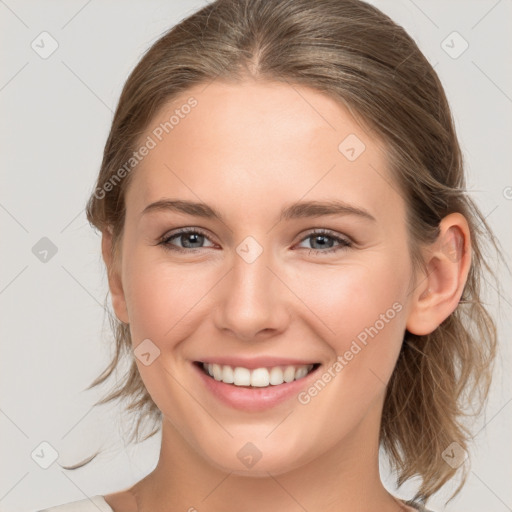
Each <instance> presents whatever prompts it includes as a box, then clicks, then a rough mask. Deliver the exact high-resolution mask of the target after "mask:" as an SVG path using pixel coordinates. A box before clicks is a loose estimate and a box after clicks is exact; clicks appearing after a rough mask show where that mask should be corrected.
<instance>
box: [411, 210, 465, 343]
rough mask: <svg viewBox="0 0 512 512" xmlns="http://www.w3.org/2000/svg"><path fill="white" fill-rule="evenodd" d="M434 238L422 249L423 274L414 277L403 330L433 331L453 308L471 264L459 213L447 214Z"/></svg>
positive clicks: (463, 221) (457, 302)
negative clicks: (405, 326)
mask: <svg viewBox="0 0 512 512" xmlns="http://www.w3.org/2000/svg"><path fill="white" fill-rule="evenodd" d="M439 230H440V231H439V236H438V238H437V240H436V241H435V242H434V243H433V244H432V245H431V246H430V247H428V248H426V250H425V263H426V273H424V274H423V275H422V276H420V277H419V279H418V283H419V284H418V285H417V288H416V289H415V290H414V292H413V297H412V303H411V307H410V312H409V316H408V319H407V330H408V331H409V332H411V333H412V334H416V335H420V336H421V335H425V334H430V333H431V332H433V331H434V330H435V329H436V328H437V327H438V326H439V325H440V324H441V323H442V322H443V321H444V320H446V318H448V317H449V316H450V315H451V313H453V311H455V309H456V308H457V305H458V304H459V301H460V298H461V296H462V292H463V290H464V286H465V284H466V280H467V277H468V273H469V269H470V266H471V238H470V231H469V226H468V223H467V221H466V219H465V217H464V216H463V215H461V214H460V213H452V214H450V215H447V216H446V217H445V218H444V219H443V220H442V221H441V223H440V225H439Z"/></svg>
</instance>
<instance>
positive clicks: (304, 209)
mask: <svg viewBox="0 0 512 512" xmlns="http://www.w3.org/2000/svg"><path fill="white" fill-rule="evenodd" d="M155 211H172V212H178V213H185V214H188V215H193V216H195V217H202V218H208V219H217V220H219V221H221V222H224V219H223V217H222V215H221V213H220V212H219V211H218V210H216V209H215V208H213V207H211V206H209V205H207V204H206V203H197V202H194V201H186V200H182V199H160V200H159V201H155V202H154V203H151V204H148V205H147V206H146V207H145V208H144V210H143V211H142V213H141V216H142V215H145V214H146V213H149V212H155ZM327 215H357V216H359V217H362V218H365V219H368V220H372V221H374V222H376V219H375V217H374V216H373V215H371V214H370V213H369V212H368V211H366V210H365V209H363V208H356V207H355V206H351V205H349V204H347V203H344V202H343V201H339V200H330V201H302V202H297V203H293V204H291V205H288V206H285V207H284V208H283V209H282V211H281V215H280V217H279V221H282V220H290V219H299V218H308V217H322V216H327Z"/></svg>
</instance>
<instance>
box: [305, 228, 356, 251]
mask: <svg viewBox="0 0 512 512" xmlns="http://www.w3.org/2000/svg"><path fill="white" fill-rule="evenodd" d="M306 240H313V245H316V246H317V247H313V248H312V249H310V250H309V252H308V254H311V253H313V254H326V253H333V252H336V251H340V250H343V249H347V248H349V247H352V241H351V240H350V239H348V238H342V237H340V236H337V235H335V234H334V233H333V232H332V231H329V230H327V229H317V230H315V231H312V232H311V233H309V234H308V235H307V236H306V237H305V238H303V239H302V242H304V241H306ZM329 240H331V242H330V241H329ZM332 241H334V242H335V243H337V244H338V245H335V246H332Z"/></svg>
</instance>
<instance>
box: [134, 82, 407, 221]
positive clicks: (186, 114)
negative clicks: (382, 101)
mask: <svg viewBox="0 0 512 512" xmlns="http://www.w3.org/2000/svg"><path fill="white" fill-rule="evenodd" d="M148 137H149V138H150V139H151V140H152V142H153V143H152V146H154V147H153V148H152V149H151V150H150V151H149V152H148V154H147V155H146V156H145V157H144V158H143V160H142V161H141V163H140V164H138V166H137V168H136V172H135V176H134V177H133V178H134V179H133V181H132V184H131V185H130V188H129V190H128V193H127V198H126V199H127V208H130V204H131V205H132V206H131V208H136V209H137V210H139V211H142V209H143V208H144V206H145V205H147V204H148V203H150V202H152V201H157V200H159V199H162V198H163V197H171V196H172V197H180V198H187V199H191V200H196V201H197V200H198V198H200V199H201V200H203V201H205V202H207V203H208V204H213V205H215V206H216V207H217V208H218V209H219V210H221V211H226V213H227V214H229V213H230V211H229V208H230V206H232V207H233V212H232V213H235V210H236V208H238V207H243V208H244V209H245V210H247V208H249V207H250V206H252V205H254V206H256V205H257V204H260V205H261V204H262V202H263V204H265V205H266V206H268V207H269V208H270V207H271V206H272V205H273V203H274V202H275V203H276V207H277V206H278V205H277V203H282V201H283V200H285V199H286V200H287V201H294V200H295V201H297V200H299V199H301V198H302V197H304V196H306V195H307V196H308V197H307V199H322V198H324V199H325V198H334V197H335V198H338V199H342V200H344V201H347V202H357V203H359V204H362V203H361V202H363V203H366V204H367V208H368V209H369V210H372V209H373V210H374V211H375V210H378V209H379V208H385V207H386V204H389V202H390V201H395V203H396V201H397V199H398V200H400V198H399V197H398V193H397V189H398V187H397V186H393V180H392V178H391V176H390V174H389V171H388V169H387V165H386V158H385V147H384V145H383V144H382V142H381V141H380V140H379V139H377V138H376V137H375V134H374V133H373V132H372V134H370V132H369V131H367V130H366V128H364V127H363V126H361V125H360V124H359V123H358V122H357V121H356V120H355V119H354V118H353V117H352V116H351V114H350V113H349V112H348V110H347V109H346V108H345V107H344V106H343V105H342V104H340V103H339V102H337V101H335V100H334V99H332V98H330V97H329V96H327V95H324V94H322V93H320V92H318V91H316V90H313V89H310V88H307V87H302V86H297V85H293V86H292V85H289V84H286V83H274V82H252V81H249V82H243V83H236V84H235V83H227V82H220V81H214V82H213V83H211V84H209V85H208V84H202V85H199V86H195V87H193V88H191V89H189V90H187V91H186V92H184V93H183V94H181V95H180V96H178V97H176V98H175V99H173V100H172V101H171V102H169V103H168V104H166V105H165V107H164V108H162V109H161V110H160V111H159V112H158V114H157V115H156V116H155V117H154V119H153V120H152V121H151V123H150V124H149V126H148V127H147V129H146V131H145V133H144V134H143V135H142V137H141V138H140V140H141V141H142V142H144V141H147V140H149V139H148ZM260 208H261V206H260Z"/></svg>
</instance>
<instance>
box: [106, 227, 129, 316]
mask: <svg viewBox="0 0 512 512" xmlns="http://www.w3.org/2000/svg"><path fill="white" fill-rule="evenodd" d="M112 248H113V247H112V232H111V230H110V229H108V228H107V229H106V230H104V231H103V232H102V237H101V253H102V255H103V261H104V262H105V266H106V267H107V276H108V286H109V289H110V295H111V296H112V307H113V308H114V312H115V314H116V316H117V318H118V319H119V320H120V321H121V322H124V323H125V324H128V323H130V322H129V318H128V309H127V307H126V300H125V296H124V290H123V284H122V280H121V272H120V268H119V264H118V263H119V262H118V261H115V258H114V254H113V251H112Z"/></svg>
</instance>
